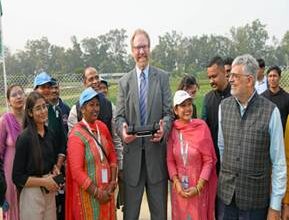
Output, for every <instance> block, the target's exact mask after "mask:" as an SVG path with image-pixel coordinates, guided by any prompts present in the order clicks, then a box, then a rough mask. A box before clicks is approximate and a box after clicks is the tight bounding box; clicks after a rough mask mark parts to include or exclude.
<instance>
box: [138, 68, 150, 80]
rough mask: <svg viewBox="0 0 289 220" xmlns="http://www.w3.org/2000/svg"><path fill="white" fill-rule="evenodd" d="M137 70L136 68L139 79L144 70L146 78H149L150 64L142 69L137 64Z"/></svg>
mask: <svg viewBox="0 0 289 220" xmlns="http://www.w3.org/2000/svg"><path fill="white" fill-rule="evenodd" d="M135 70H136V75H137V78H138V79H139V78H140V74H141V73H142V72H144V74H145V77H146V79H147V78H148V76H149V65H147V66H146V68H144V70H141V69H140V68H138V67H137V66H136V67H135Z"/></svg>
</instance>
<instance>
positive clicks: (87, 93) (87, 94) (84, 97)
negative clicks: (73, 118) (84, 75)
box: [79, 87, 98, 107]
mask: <svg viewBox="0 0 289 220" xmlns="http://www.w3.org/2000/svg"><path fill="white" fill-rule="evenodd" d="M97 96H98V93H97V92H96V91H95V90H94V89H93V88H91V87H88V88H86V89H85V90H84V91H83V92H82V93H81V95H80V98H79V105H80V107H82V106H83V105H84V103H86V102H88V101H90V100H91V99H93V98H94V97H97Z"/></svg>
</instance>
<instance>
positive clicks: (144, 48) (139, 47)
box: [133, 45, 149, 51]
mask: <svg viewBox="0 0 289 220" xmlns="http://www.w3.org/2000/svg"><path fill="white" fill-rule="evenodd" d="M148 48H149V46H148V45H139V46H134V47H133V49H135V50H137V51H140V50H147V49H148Z"/></svg>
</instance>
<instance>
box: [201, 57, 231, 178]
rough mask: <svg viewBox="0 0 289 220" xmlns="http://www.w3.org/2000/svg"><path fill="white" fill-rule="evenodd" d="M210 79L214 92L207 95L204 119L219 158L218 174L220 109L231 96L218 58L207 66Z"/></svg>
mask: <svg viewBox="0 0 289 220" xmlns="http://www.w3.org/2000/svg"><path fill="white" fill-rule="evenodd" d="M207 73H208V78H209V81H210V85H211V87H212V90H211V91H210V92H208V93H207V94H206V95H205V98H204V102H203V111H202V119H204V120H205V121H206V122H207V125H208V127H209V128H210V131H211V134H212V138H213V142H214V147H215V152H216V155H217V158H218V161H217V173H219V171H220V154H219V149H218V109H219V104H220V103H221V101H222V100H223V99H225V98H227V97H229V96H231V93H230V90H231V87H230V84H229V82H228V78H227V73H226V72H225V68H224V61H223V59H222V58H221V57H219V56H216V57H214V58H212V59H211V61H210V62H209V64H208V66H207Z"/></svg>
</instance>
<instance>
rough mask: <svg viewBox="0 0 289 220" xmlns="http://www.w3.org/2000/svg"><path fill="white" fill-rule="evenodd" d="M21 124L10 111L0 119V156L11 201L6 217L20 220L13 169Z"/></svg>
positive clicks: (7, 192)
mask: <svg viewBox="0 0 289 220" xmlns="http://www.w3.org/2000/svg"><path fill="white" fill-rule="evenodd" d="M21 131H22V128H21V125H20V124H19V123H18V122H17V120H16V118H15V116H14V115H13V114H12V113H10V112H8V113H5V114H3V115H2V117H1V119H0V157H1V158H2V159H3V168H4V174H5V179H6V184H7V190H6V194H5V199H6V201H7V202H8V203H9V210H8V211H7V212H6V213H5V217H6V218H4V219H6V220H10V219H11V220H18V219H19V210H18V198H17V189H16V186H15V185H14V183H13V181H12V169H13V161H14V156H15V143H16V139H17V137H18V136H19V134H20V133H21Z"/></svg>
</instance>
